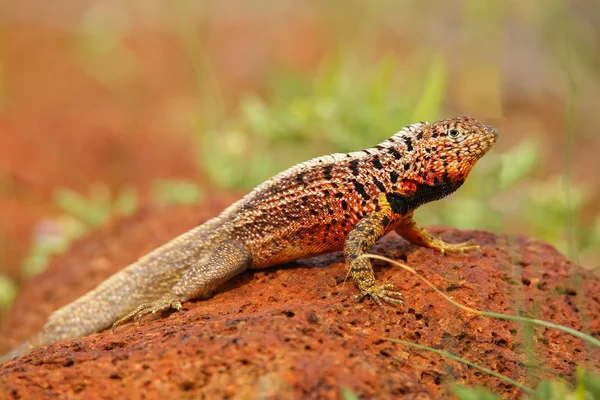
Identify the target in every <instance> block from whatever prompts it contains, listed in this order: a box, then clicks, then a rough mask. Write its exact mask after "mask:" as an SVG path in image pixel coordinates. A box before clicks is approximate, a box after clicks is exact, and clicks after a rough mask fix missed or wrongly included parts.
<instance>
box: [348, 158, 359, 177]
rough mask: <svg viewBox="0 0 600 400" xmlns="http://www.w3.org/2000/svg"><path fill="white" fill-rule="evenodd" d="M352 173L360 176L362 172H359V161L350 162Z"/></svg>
mask: <svg viewBox="0 0 600 400" xmlns="http://www.w3.org/2000/svg"><path fill="white" fill-rule="evenodd" d="M349 166H350V171H352V175H354V176H359V175H360V172H359V171H358V160H352V161H350V164H349Z"/></svg>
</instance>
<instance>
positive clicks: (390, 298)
mask: <svg viewBox="0 0 600 400" xmlns="http://www.w3.org/2000/svg"><path fill="white" fill-rule="evenodd" d="M394 289H395V288H394V285H391V284H388V285H381V284H379V283H375V284H374V285H372V286H369V287H367V288H364V289H361V293H360V294H357V295H356V296H354V298H355V299H356V300H361V299H362V298H363V297H366V296H371V298H372V299H373V300H375V303H377V305H378V306H379V308H381V309H382V310H383V311H384V312H385V309H384V308H383V303H382V302H381V301H382V300H383V301H385V302H386V303H391V304H404V302H403V301H402V297H403V296H402V293H400V292H397V291H395V290H394Z"/></svg>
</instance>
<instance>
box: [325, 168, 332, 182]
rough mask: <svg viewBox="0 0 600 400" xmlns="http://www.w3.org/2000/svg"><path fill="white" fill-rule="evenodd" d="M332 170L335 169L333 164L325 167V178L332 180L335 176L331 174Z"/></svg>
mask: <svg viewBox="0 0 600 400" xmlns="http://www.w3.org/2000/svg"><path fill="white" fill-rule="evenodd" d="M331 171H333V165H327V166H325V168H323V178H325V180H327V181H330V180H331V179H332V178H333V177H332V176H331Z"/></svg>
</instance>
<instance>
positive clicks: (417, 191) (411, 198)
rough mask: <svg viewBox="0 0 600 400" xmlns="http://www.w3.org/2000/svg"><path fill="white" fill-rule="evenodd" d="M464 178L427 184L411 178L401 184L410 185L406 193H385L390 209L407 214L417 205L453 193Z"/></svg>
mask: <svg viewBox="0 0 600 400" xmlns="http://www.w3.org/2000/svg"><path fill="white" fill-rule="evenodd" d="M463 183H464V180H459V181H456V182H449V183H441V184H437V185H427V184H425V183H420V182H417V181H412V180H405V181H404V185H403V186H410V187H411V190H410V191H409V192H406V193H390V194H387V195H386V198H387V201H388V202H389V203H390V206H391V207H392V211H394V212H396V213H399V214H407V213H409V212H411V211H414V210H415V209H416V208H418V207H419V206H421V205H423V204H425V203H429V202H431V201H435V200H439V199H441V198H444V197H446V196H448V195H449V194H451V193H453V192H454V191H456V189H458V188H459V187H461V186H462V184H463Z"/></svg>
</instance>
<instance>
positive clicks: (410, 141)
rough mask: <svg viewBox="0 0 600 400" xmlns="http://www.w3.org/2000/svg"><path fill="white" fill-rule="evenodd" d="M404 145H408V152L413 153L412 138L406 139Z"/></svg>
mask: <svg viewBox="0 0 600 400" xmlns="http://www.w3.org/2000/svg"><path fill="white" fill-rule="evenodd" d="M404 143H406V150H408V151H413V145H412V140H411V139H410V138H404Z"/></svg>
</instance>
